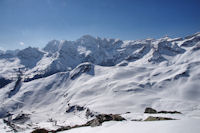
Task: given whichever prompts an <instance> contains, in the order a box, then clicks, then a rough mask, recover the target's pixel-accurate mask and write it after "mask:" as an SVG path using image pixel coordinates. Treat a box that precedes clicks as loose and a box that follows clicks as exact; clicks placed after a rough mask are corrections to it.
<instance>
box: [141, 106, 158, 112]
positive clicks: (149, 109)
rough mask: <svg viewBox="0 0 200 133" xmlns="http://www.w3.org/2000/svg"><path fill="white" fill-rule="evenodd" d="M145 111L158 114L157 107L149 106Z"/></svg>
mask: <svg viewBox="0 0 200 133" xmlns="http://www.w3.org/2000/svg"><path fill="white" fill-rule="evenodd" d="M144 113H149V114H156V113H157V111H156V110H155V109H153V108H149V107H147V108H146V109H145V111H144Z"/></svg>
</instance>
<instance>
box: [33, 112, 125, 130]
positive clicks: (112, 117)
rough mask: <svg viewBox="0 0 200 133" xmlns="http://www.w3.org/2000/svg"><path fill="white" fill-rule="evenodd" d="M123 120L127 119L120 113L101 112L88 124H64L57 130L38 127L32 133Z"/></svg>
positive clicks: (94, 125) (92, 125)
mask: <svg viewBox="0 0 200 133" xmlns="http://www.w3.org/2000/svg"><path fill="white" fill-rule="evenodd" d="M123 120H126V119H125V118H123V117H122V116H120V115H118V114H99V115H97V116H96V118H95V119H93V120H91V121H88V122H87V123H86V124H83V125H75V126H65V127H64V126H63V127H60V128H58V129H57V130H51V131H48V130H46V129H36V130H34V131H32V133H49V132H51V133H57V132H60V131H66V130H70V129H74V128H79V127H86V126H91V127H96V126H100V125H101V124H102V123H103V122H106V121H123Z"/></svg>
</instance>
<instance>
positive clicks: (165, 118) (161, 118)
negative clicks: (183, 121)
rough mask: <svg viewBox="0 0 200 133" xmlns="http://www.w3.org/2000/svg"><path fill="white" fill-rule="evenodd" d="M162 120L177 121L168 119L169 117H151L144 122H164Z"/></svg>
mask: <svg viewBox="0 0 200 133" xmlns="http://www.w3.org/2000/svg"><path fill="white" fill-rule="evenodd" d="M162 120H175V119H173V118H168V117H154V116H149V117H148V118H146V119H145V120H144V121H162Z"/></svg>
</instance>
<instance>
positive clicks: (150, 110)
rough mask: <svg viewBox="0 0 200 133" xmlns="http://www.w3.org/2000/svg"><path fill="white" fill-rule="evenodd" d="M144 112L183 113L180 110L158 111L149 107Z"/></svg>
mask: <svg viewBox="0 0 200 133" xmlns="http://www.w3.org/2000/svg"><path fill="white" fill-rule="evenodd" d="M144 113H149V114H157V113H163V114H181V112H179V111H163V110H162V111H156V110H155V109H153V108H149V107H147V108H146V109H145V111H144Z"/></svg>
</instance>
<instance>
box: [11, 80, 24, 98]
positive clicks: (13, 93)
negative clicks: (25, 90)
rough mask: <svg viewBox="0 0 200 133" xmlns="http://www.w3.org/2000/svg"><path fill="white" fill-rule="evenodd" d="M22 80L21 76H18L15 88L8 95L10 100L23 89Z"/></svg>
mask: <svg viewBox="0 0 200 133" xmlns="http://www.w3.org/2000/svg"><path fill="white" fill-rule="evenodd" d="M21 80H22V78H21V76H18V79H17V81H16V82H15V86H14V88H13V89H12V90H11V91H10V92H9V94H8V97H9V98H11V97H12V96H13V95H15V94H16V93H17V92H18V91H19V89H20V88H21V84H22V83H21Z"/></svg>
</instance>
